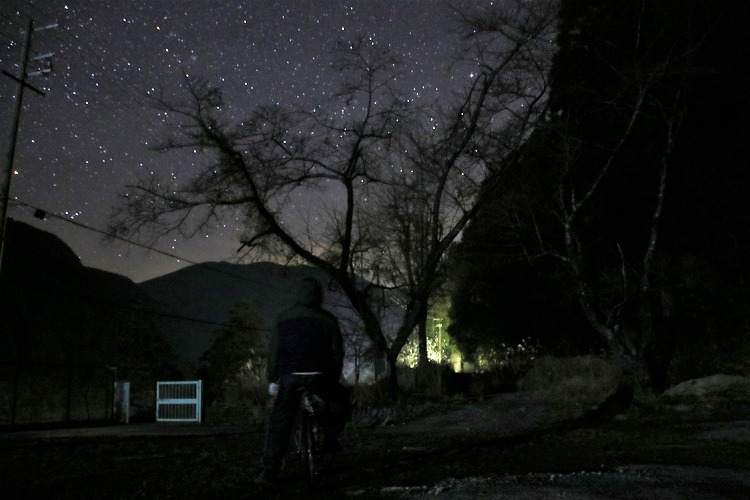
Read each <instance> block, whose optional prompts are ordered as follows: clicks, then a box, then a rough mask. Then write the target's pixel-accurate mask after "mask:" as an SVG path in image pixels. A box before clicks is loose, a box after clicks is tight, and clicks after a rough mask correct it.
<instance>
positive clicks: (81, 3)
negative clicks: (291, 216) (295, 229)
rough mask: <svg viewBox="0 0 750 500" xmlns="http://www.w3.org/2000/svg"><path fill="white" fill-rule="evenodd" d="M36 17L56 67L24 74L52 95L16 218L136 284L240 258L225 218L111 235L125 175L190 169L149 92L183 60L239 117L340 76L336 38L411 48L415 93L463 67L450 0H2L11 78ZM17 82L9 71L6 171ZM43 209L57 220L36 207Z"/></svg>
mask: <svg viewBox="0 0 750 500" xmlns="http://www.w3.org/2000/svg"><path fill="white" fill-rule="evenodd" d="M29 17H31V18H32V19H33V22H34V26H35V27H36V28H43V27H46V26H48V25H50V24H54V23H57V27H55V28H51V29H39V30H37V31H35V32H34V33H33V36H32V45H31V56H32V57H33V56H37V55H42V54H46V53H49V52H52V53H54V56H53V57H52V64H53V66H52V69H53V71H52V73H51V74H50V75H48V76H35V77H32V78H29V80H28V81H29V83H30V84H32V85H34V86H35V87H37V88H39V89H41V90H43V91H44V92H45V95H44V96H40V95H37V94H36V93H34V92H31V91H28V90H27V91H26V93H25V95H24V100H23V111H22V115H21V123H20V128H19V132H18V138H17V142H16V151H15V161H14V164H13V166H14V175H13V177H12V184H11V196H10V206H9V210H8V215H9V216H10V217H12V218H14V219H16V220H21V221H24V222H27V223H29V224H31V225H33V226H35V227H38V228H41V229H43V230H45V231H49V232H51V233H53V234H56V235H58V236H59V237H60V238H61V239H62V240H63V241H65V243H66V244H68V246H70V247H71V248H72V249H73V251H74V252H76V254H77V255H78V256H79V257H80V258H81V261H82V263H83V264H84V265H85V266H88V267H95V268H100V269H105V270H107V271H111V272H115V273H118V274H121V275H124V276H127V277H129V278H131V279H132V280H134V281H136V282H141V281H145V280H148V279H151V278H153V277H156V276H159V275H162V274H165V273H169V272H173V271H175V270H177V269H179V268H180V267H183V266H185V265H188V264H190V263H197V262H205V261H233V259H235V258H236V256H237V253H236V252H237V249H238V248H239V243H238V235H239V234H240V232H241V228H240V227H235V226H233V225H232V221H227V224H226V225H224V226H222V227H219V228H216V229H215V230H213V231H211V232H210V233H209V234H208V235H204V236H200V237H197V238H192V239H189V240H174V239H169V240H162V241H160V242H158V243H156V244H154V245H152V246H153V248H155V249H156V251H154V250H149V249H146V248H143V247H142V246H138V245H134V244H130V243H127V242H112V243H104V242H103V237H102V234H101V232H99V231H103V230H105V229H106V227H107V223H108V220H109V216H110V215H111V213H112V207H113V206H114V205H115V204H116V203H117V201H118V194H119V193H122V192H123V191H124V190H125V186H126V184H129V183H133V182H135V180H136V179H137V178H138V177H139V176H141V177H142V176H144V175H145V174H147V173H148V172H151V171H155V172H160V173H166V174H170V175H171V174H174V175H182V174H183V173H185V172H186V171H189V169H190V165H191V162H193V161H197V160H195V159H191V158H185V157H184V156H182V157H181V156H179V155H169V154H162V153H157V152H155V151H154V150H153V146H154V145H155V143H156V142H158V141H159V139H162V138H164V137H166V136H167V134H169V128H168V127H167V126H166V125H165V119H164V117H163V116H161V115H160V113H159V111H158V110H156V109H155V108H154V107H153V106H151V105H150V104H149V102H148V99H147V98H146V95H148V93H149V92H150V93H152V94H153V93H154V92H155V91H159V92H161V91H163V92H165V95H170V93H174V92H178V91H179V85H180V83H181V81H182V72H183V71H185V72H187V73H189V74H191V75H196V76H201V77H205V78H207V79H208V80H209V81H210V82H211V83H212V84H215V85H218V86H220V87H221V88H222V89H223V91H224V93H225V98H226V100H227V109H228V112H229V114H230V116H232V117H236V118H237V119H238V120H239V119H240V118H241V117H242V116H244V115H246V114H249V110H251V109H252V108H254V107H255V106H258V105H261V104H268V103H281V104H284V103H300V104H304V105H307V104H315V103H317V102H320V101H323V100H325V98H326V96H328V95H330V93H331V92H332V91H333V90H334V88H335V84H336V82H337V76H338V75H336V74H335V73H334V72H333V71H332V69H331V68H330V64H331V62H332V61H331V59H330V56H329V52H328V48H329V47H330V44H331V43H332V42H333V41H334V40H336V39H340V38H350V37H354V36H356V35H358V34H365V35H369V36H373V37H375V38H376V39H377V40H378V43H382V44H387V45H388V46H390V47H391V48H392V49H393V50H394V51H395V52H396V53H397V54H399V55H400V56H401V57H402V59H403V60H404V62H405V64H406V68H407V71H408V74H409V78H408V81H407V82H406V85H407V88H408V90H409V92H411V93H412V94H413V98H414V99H424V100H428V101H429V100H439V99H441V98H442V97H441V96H444V95H446V94H445V93H446V92H451V91H452V88H453V87H455V86H457V85H458V83H457V79H460V78H461V75H459V74H457V69H456V66H454V65H451V61H452V57H453V52H454V51H455V49H454V47H455V44H454V43H453V42H452V39H451V35H450V34H449V28H450V13H449V10H448V9H447V8H446V6H445V2H444V1H443V0H382V1H381V0H347V1H340V0H312V1H304V2H302V1H295V0H278V1H270V0H96V1H91V0H2V2H0V69H2V70H5V71H7V72H9V73H12V74H14V75H20V59H21V45H22V41H23V36H24V35H23V31H24V29H25V26H26V23H27V22H28V19H29ZM37 66H39V67H41V66H40V65H39V64H37V63H33V64H32V65H31V66H30V67H29V71H33V70H35V69H37ZM15 91H16V84H15V82H14V81H13V80H12V79H11V78H9V77H8V76H6V75H4V74H0V113H1V114H0V150H1V151H2V158H3V161H2V164H3V171H5V169H7V166H6V161H5V158H6V155H7V151H8V147H9V144H10V134H11V129H12V127H11V115H12V113H11V110H12V108H13V106H14V94H15ZM2 175H5V174H4V173H3V174H2ZM36 208H41V209H43V210H45V211H46V212H48V213H51V214H56V215H57V216H60V217H57V216H48V217H47V218H46V219H45V220H40V219H37V218H34V217H33V213H34V211H35V209H36ZM165 254H168V255H165ZM178 257H179V258H178Z"/></svg>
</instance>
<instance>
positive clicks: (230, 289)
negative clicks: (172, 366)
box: [139, 262, 352, 366]
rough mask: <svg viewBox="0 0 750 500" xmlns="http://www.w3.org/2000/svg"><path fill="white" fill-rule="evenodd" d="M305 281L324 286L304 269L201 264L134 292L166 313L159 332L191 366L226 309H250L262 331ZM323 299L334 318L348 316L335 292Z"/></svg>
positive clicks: (159, 320) (328, 289)
mask: <svg viewBox="0 0 750 500" xmlns="http://www.w3.org/2000/svg"><path fill="white" fill-rule="evenodd" d="M308 276H315V277H317V278H318V279H319V280H320V282H321V283H323V284H324V285H325V284H328V283H329V282H328V280H327V279H326V278H325V277H324V276H323V275H322V274H321V273H320V271H317V270H315V269H313V268H310V267H306V266H283V265H280V264H273V263H270V262H261V263H254V264H229V263H207V264H201V265H194V266H190V267H186V268H184V269H181V270H179V271H176V272H174V273H171V274H167V275H164V276H160V277H158V278H155V279H152V280H149V281H145V282H143V283H140V284H139V287H140V288H141V290H142V291H143V292H145V293H146V294H148V296H149V297H150V298H151V300H153V302H154V303H155V304H156V305H157V307H158V308H159V309H160V310H163V311H165V313H166V315H165V316H164V317H160V318H157V319H156V325H157V330H158V331H159V333H160V334H161V335H163V336H164V338H165V339H167V341H168V342H169V344H170V345H171V346H172V349H173V350H174V352H175V353H176V355H177V356H178V357H179V359H180V360H181V361H182V362H184V363H186V364H188V365H190V366H196V365H197V364H198V362H199V360H200V357H201V355H202V354H203V353H204V352H205V351H206V349H208V347H209V345H210V341H211V333H212V332H213V331H214V330H215V329H216V327H217V326H218V325H219V324H220V323H222V322H224V321H226V319H227V317H228V313H229V310H230V308H231V307H232V306H234V305H235V304H237V303H240V302H247V303H250V304H252V305H253V306H254V307H255V308H256V309H257V311H258V313H259V314H260V316H261V318H263V320H264V330H266V331H267V325H269V324H270V322H271V321H273V318H274V317H275V316H276V314H278V312H279V311H281V310H282V309H284V308H286V307H288V306H290V305H292V303H293V301H294V296H295V290H296V284H297V283H299V282H300V281H301V280H302V279H303V278H305V277H308ZM324 300H325V304H324V306H325V307H326V308H328V309H330V310H331V311H332V312H334V313H335V314H336V315H337V316H338V317H339V318H340V319H345V318H351V317H352V312H351V310H350V309H349V308H348V307H347V306H346V304H347V301H346V299H345V297H344V296H343V295H342V294H341V293H340V292H339V291H338V290H336V289H333V288H332V287H331V286H326V291H325V297H324Z"/></svg>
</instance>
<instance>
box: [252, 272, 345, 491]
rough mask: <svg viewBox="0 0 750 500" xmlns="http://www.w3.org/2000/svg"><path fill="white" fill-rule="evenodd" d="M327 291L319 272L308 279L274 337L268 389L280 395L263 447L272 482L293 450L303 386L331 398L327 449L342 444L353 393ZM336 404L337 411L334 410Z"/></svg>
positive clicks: (267, 479)
mask: <svg viewBox="0 0 750 500" xmlns="http://www.w3.org/2000/svg"><path fill="white" fill-rule="evenodd" d="M322 301H323V291H322V288H321V286H320V284H319V283H318V282H317V281H316V280H315V279H313V278H306V279H305V280H303V282H302V284H301V286H300V289H299V291H298V294H297V300H296V303H295V305H294V306H292V307H290V308H289V309H286V310H285V311H283V312H281V314H279V316H278V317H277V319H276V324H275V328H274V329H273V330H272V331H271V334H270V337H269V342H268V353H269V359H268V368H267V372H266V375H267V379H268V382H269V385H268V392H269V394H270V395H271V396H276V401H275V402H274V405H273V409H272V410H271V413H270V415H269V418H268V427H267V430H266V440H265V446H264V449H263V458H262V464H263V472H262V473H261V475H260V477H259V478H258V480H257V482H259V483H261V484H264V485H270V484H273V482H274V481H275V480H276V476H277V474H278V470H279V468H280V466H281V462H282V460H283V458H284V455H285V453H286V450H287V445H288V443H289V439H290V434H291V431H292V427H293V426H294V420H295V417H296V414H297V410H298V408H299V405H300V399H301V395H302V392H301V391H300V390H299V389H300V388H302V387H307V388H309V389H310V390H311V391H312V392H314V393H315V394H318V395H319V396H321V397H322V398H323V399H324V400H326V402H327V405H326V406H327V409H328V410H329V411H327V412H326V415H325V418H324V420H323V425H324V435H325V440H324V442H323V452H324V453H332V452H334V451H338V450H339V445H338V441H337V438H338V435H339V434H340V433H341V431H342V430H343V428H344V423H345V420H346V417H347V416H348V415H345V412H346V411H348V401H346V400H345V399H344V398H343V396H344V395H345V396H346V398H348V393H346V390H345V389H344V388H343V387H342V386H341V385H340V384H339V378H340V377H341V368H342V365H343V360H344V349H343V340H342V336H341V330H340V329H339V324H338V321H337V320H336V318H335V317H334V316H333V314H331V313H330V312H328V311H327V310H325V309H323V308H322V307H321V304H322ZM331 410H333V411H331Z"/></svg>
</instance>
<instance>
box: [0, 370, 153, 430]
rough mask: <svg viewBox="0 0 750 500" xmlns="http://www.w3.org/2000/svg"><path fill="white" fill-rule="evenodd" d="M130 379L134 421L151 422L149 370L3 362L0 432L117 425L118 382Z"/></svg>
mask: <svg viewBox="0 0 750 500" xmlns="http://www.w3.org/2000/svg"><path fill="white" fill-rule="evenodd" d="M126 379H128V380H129V381H130V386H131V390H130V401H129V403H130V405H129V406H130V414H131V415H132V418H131V421H132V420H133V419H136V420H137V419H139V418H140V419H144V420H146V419H148V418H149V416H150V418H151V419H153V415H154V408H155V402H154V401H155V378H154V376H153V375H152V374H151V373H150V371H149V370H144V369H133V368H122V367H112V366H98V365H72V364H71V365H63V364H52V363H2V364H0V428H5V429H13V428H18V427H27V426H40V425H41V426H75V425H94V424H100V425H105V424H114V423H117V420H116V418H117V417H118V415H117V411H116V410H117V408H116V401H115V390H114V388H115V382H117V381H121V380H126Z"/></svg>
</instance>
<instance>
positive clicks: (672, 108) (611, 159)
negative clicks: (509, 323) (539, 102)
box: [504, 9, 705, 384]
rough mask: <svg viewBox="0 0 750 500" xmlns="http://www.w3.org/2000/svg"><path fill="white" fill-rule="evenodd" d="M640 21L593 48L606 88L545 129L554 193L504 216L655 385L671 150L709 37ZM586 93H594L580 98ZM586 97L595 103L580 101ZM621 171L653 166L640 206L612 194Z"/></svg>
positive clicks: (664, 304) (666, 309) (606, 338)
mask: <svg viewBox="0 0 750 500" xmlns="http://www.w3.org/2000/svg"><path fill="white" fill-rule="evenodd" d="M636 10H638V9H636ZM635 19H636V21H637V22H633V23H632V24H631V25H628V26H630V27H631V28H632V35H631V36H630V37H629V38H627V40H628V41H631V40H632V41H634V43H633V44H632V45H629V46H627V47H622V46H620V47H613V46H612V45H607V46H603V47H598V48H597V49H596V50H595V49H593V48H588V50H589V57H592V61H597V62H598V63H600V64H601V65H602V66H604V67H605V68H606V70H607V72H608V73H609V75H608V76H609V78H610V79H609V80H607V81H608V83H609V86H608V88H607V89H606V93H605V94H603V95H595V92H594V91H593V90H591V89H581V88H576V92H577V93H576V95H575V96H574V98H573V100H574V101H575V102H576V103H577V105H578V106H579V107H578V108H576V105H573V106H569V107H565V106H563V107H562V109H559V110H557V111H556V112H555V113H554V115H553V116H550V117H549V119H548V120H547V121H546V123H545V124H544V125H543V126H541V127H538V129H537V131H538V132H539V137H540V138H541V141H540V143H539V144H541V146H540V145H537V146H536V147H537V149H539V150H542V149H543V150H544V153H541V154H540V156H541V157H542V158H544V160H542V161H544V162H546V163H545V167H544V173H543V174H539V175H544V176H546V177H547V178H548V179H549V178H552V177H554V178H555V180H554V181H551V182H549V184H550V185H551V186H552V188H551V189H550V192H549V193H547V195H546V197H542V198H534V196H537V195H532V197H531V198H524V197H521V202H520V203H518V205H517V206H516V211H515V212H514V210H513V208H512V203H511V204H510V205H506V206H505V208H506V209H507V210H508V212H507V213H506V214H504V220H505V222H506V224H507V231H508V233H507V234H508V235H510V234H515V235H521V236H520V237H519V239H518V240H517V242H518V247H517V248H520V249H521V252H520V254H522V255H525V256H526V257H527V258H530V259H537V258H540V257H550V256H551V257H552V258H554V259H555V260H556V261H557V262H558V263H559V264H560V265H561V269H563V270H564V271H565V274H566V275H567V277H568V279H569V281H568V282H567V283H566V286H567V287H568V288H569V290H570V296H571V297H574V299H575V301H576V302H577V303H578V305H579V306H580V308H581V310H582V311H583V314H584V316H585V318H586V319H587V321H588V323H589V324H590V325H591V326H592V328H593V329H594V330H595V331H596V333H597V334H598V336H599V337H600V338H601V339H602V341H603V342H604V344H605V345H607V346H609V348H610V350H611V352H612V353H613V354H614V355H615V356H616V357H618V358H620V359H621V360H623V361H625V362H626V363H627V364H628V365H629V366H630V367H631V369H633V370H634V374H635V375H636V376H638V377H639V378H641V381H642V382H646V383H647V384H651V383H653V380H649V378H650V377H651V375H653V374H651V375H650V374H649V373H648V371H649V368H648V367H647V366H646V365H647V361H646V359H645V358H646V357H647V356H648V355H649V350H650V349H652V348H653V345H652V344H653V342H654V340H655V338H656V337H658V336H659V335H663V334H664V333H665V332H661V331H659V329H660V328H664V324H665V322H666V321H667V320H666V319H665V318H667V317H668V316H669V315H670V314H671V310H670V309H671V307H672V304H671V298H670V294H669V292H668V290H666V289H665V288H664V282H663V280H658V279H655V278H657V277H658V274H659V272H660V269H658V266H657V265H656V257H657V254H658V252H657V249H658V243H659V235H660V232H661V230H662V224H663V210H664V204H665V194H666V192H667V188H668V179H669V173H670V168H671V165H670V161H671V155H672V152H673V150H674V148H675V141H676V138H677V135H678V131H679V127H680V124H681V122H682V120H683V117H684V113H685V109H684V106H685V103H684V99H683V93H684V88H685V87H684V86H685V82H686V77H687V76H688V75H689V73H690V72H691V71H694V70H695V68H694V67H692V65H691V60H692V56H693V53H694V51H695V50H696V49H697V47H698V46H699V45H700V43H701V39H700V37H698V38H697V39H691V37H690V36H688V35H687V34H685V33H682V32H680V33H677V34H675V33H671V34H670V33H665V32H664V30H656V32H655V33H646V32H645V28H643V26H644V25H646V24H647V23H646V21H645V20H644V19H640V18H639V17H638V16H637V15H636V17H635ZM618 21H619V19H618ZM703 35H705V33H704V34H703ZM587 42H588V43H592V42H591V40H590V39H587ZM597 50H603V51H604V53H602V52H597ZM615 50H620V51H622V52H623V53H618V56H617V57H618V63H614V62H612V60H611V59H612V58H614V56H613V53H614V52H615ZM593 53H595V54H597V57H594V56H592V55H591V54H593ZM597 90H599V91H601V89H597ZM586 92H589V94H590V95H595V97H593V98H590V96H586V97H583V98H582V96H581V94H585V93H586ZM587 99H590V100H588V103H587V104H585V105H582V104H580V102H581V101H586V100H587ZM592 102H593V103H595V104H594V105H592V104H591V103H592ZM586 106H588V107H586ZM584 107H585V109H582V108H584ZM592 108H595V111H592ZM584 113H588V114H589V115H588V116H589V117H590V116H591V115H595V116H596V117H597V118H596V119H598V120H599V121H598V122H596V123H597V124H598V126H599V127H600V128H606V134H598V135H597V134H592V132H591V131H590V130H583V129H584V127H583V126H582V123H581V122H582V121H585V118H581V115H582V114H584ZM589 119H591V118H589ZM585 125H588V126H590V123H586V124H585ZM582 130H583V131H582ZM592 136H595V137H600V139H599V140H592V139H591V137H592ZM601 137H604V139H601ZM623 172H630V173H631V174H630V175H633V172H646V174H643V176H644V178H645V179H647V180H648V184H645V183H644V182H642V183H641V184H640V185H639V187H640V188H641V189H642V192H643V193H646V192H648V198H647V197H646V196H645V195H644V196H643V198H642V199H641V200H642V204H641V206H638V207H634V206H629V207H618V208H613V207H612V204H611V202H610V200H608V198H609V197H610V196H611V195H612V194H614V193H615V192H616V191H617V190H618V187H617V186H616V184H613V179H622V178H624V176H626V174H624V173H623ZM509 199H510V198H509ZM529 201H531V203H529ZM536 203H538V205H536V206H535V204H536ZM540 207H541V208H540ZM636 208H637V209H638V211H639V215H640V214H641V212H642V215H643V216H642V217H640V218H638V219H637V221H638V222H637V224H638V225H637V227H618V226H616V224H615V223H610V227H609V228H608V230H609V231H610V232H611V233H612V234H613V235H614V236H611V237H610V238H609V239H604V238H600V236H601V235H599V234H597V231H598V230H599V231H600V230H601V229H602V225H601V224H602V222H601V220H597V218H605V217H607V215H612V210H615V211H619V212H620V213H622V211H623V210H634V209H636ZM606 210H610V212H606ZM605 212H606V213H605ZM631 219H633V220H636V218H635V217H632V218H631ZM597 224H598V225H597ZM635 233H637V234H638V236H637V237H636V238H634V237H633V236H632V235H633V234H635ZM603 242H604V243H603ZM605 245H606V246H605ZM664 355H665V356H666V353H665V354H664ZM662 368H663V367H662Z"/></svg>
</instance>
